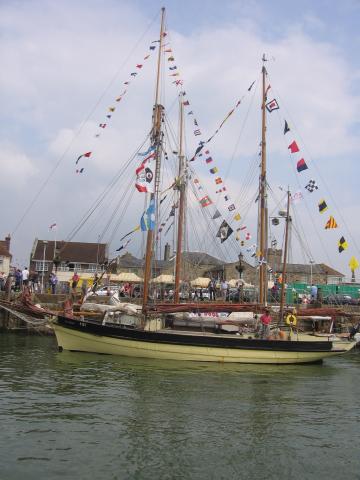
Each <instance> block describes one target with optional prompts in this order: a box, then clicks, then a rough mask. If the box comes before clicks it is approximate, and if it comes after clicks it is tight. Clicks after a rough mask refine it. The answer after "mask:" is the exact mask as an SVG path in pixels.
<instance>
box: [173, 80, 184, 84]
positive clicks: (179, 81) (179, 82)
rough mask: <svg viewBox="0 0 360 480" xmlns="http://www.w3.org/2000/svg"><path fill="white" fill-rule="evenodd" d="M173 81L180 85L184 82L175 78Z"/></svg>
mask: <svg viewBox="0 0 360 480" xmlns="http://www.w3.org/2000/svg"><path fill="white" fill-rule="evenodd" d="M173 83H175V85H182V84H183V83H184V82H183V81H182V80H175V81H174V82H173Z"/></svg>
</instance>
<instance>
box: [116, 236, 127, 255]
mask: <svg viewBox="0 0 360 480" xmlns="http://www.w3.org/2000/svg"><path fill="white" fill-rule="evenodd" d="M130 242H131V238H129V239H128V240H126V242H125V243H123V244H122V245H120V247H119V248H117V249H116V250H115V251H116V252H120V250H123V249H124V248H126V247H127V246H128V245H129V243H130Z"/></svg>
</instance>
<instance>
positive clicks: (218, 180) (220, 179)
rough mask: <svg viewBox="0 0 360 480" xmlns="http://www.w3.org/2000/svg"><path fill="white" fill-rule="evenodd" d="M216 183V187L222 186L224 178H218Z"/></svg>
mask: <svg viewBox="0 0 360 480" xmlns="http://www.w3.org/2000/svg"><path fill="white" fill-rule="evenodd" d="M215 183H216V185H220V183H222V178H220V177H218V178H216V179H215Z"/></svg>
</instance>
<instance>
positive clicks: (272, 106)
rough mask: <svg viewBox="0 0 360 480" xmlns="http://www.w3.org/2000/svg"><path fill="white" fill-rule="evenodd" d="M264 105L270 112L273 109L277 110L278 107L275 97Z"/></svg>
mask: <svg viewBox="0 0 360 480" xmlns="http://www.w3.org/2000/svg"><path fill="white" fill-rule="evenodd" d="M265 107H266V110H267V111H268V112H270V113H271V112H273V111H274V110H279V108H280V107H279V105H278V103H277V101H276V100H275V98H274V99H273V100H270V102H268V103H267V104H266V105H265Z"/></svg>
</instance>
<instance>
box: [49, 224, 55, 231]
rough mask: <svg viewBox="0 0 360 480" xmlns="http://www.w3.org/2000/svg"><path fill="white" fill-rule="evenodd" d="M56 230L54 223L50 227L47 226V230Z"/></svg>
mask: <svg viewBox="0 0 360 480" xmlns="http://www.w3.org/2000/svg"><path fill="white" fill-rule="evenodd" d="M56 229H57V224H56V223H52V224H51V225H49V230H56Z"/></svg>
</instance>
